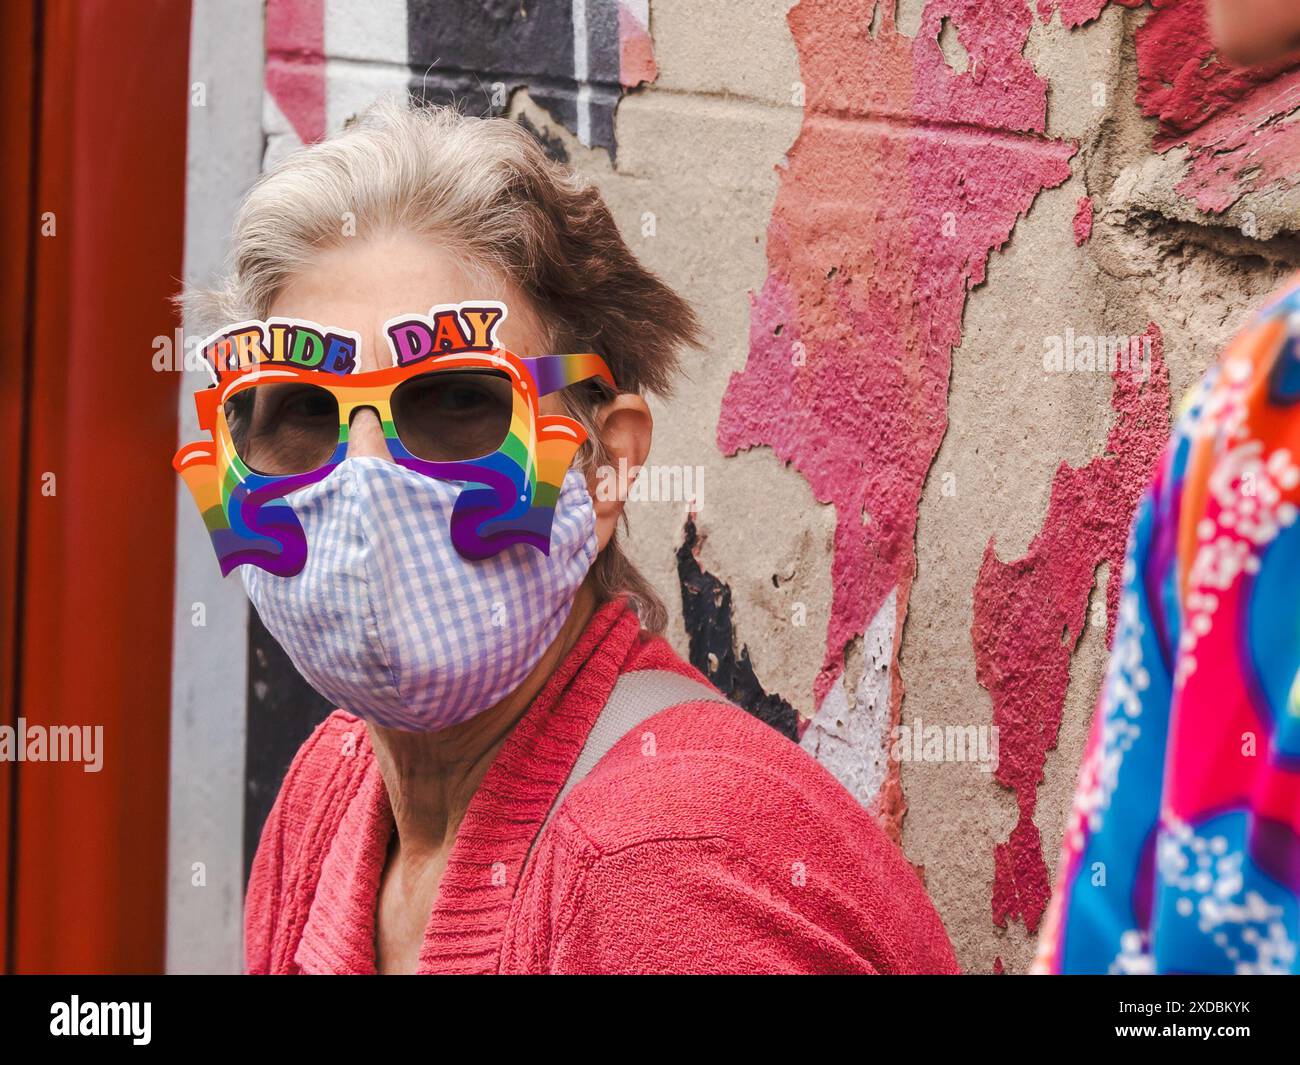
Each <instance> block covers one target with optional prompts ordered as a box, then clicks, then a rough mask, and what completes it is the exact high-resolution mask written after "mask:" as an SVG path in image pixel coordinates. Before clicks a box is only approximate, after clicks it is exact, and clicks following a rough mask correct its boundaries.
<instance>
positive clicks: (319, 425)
mask: <svg viewBox="0 0 1300 1065" xmlns="http://www.w3.org/2000/svg"><path fill="white" fill-rule="evenodd" d="M225 412H226V424H227V425H228V426H229V427H230V437H231V439H232V440H233V441H234V444H235V453H236V454H237V455H238V456H239V457H240V459H241V460H242V461H243V463H244V465H245V466H247V467H248V468H249V469H250V470H252V471H253V472H254V473H260V474H264V475H266V476H269V477H283V476H287V475H291V474H297V473H311V471H312V470H317V469H320V467H322V466H324V465H325V463H326V462H328V461H329V458H330V456H331V455H333V454H334V450H335V448H337V447H338V443H339V407H338V402H337V401H336V400H335V399H334V396H333V395H332V394H331V393H329V392H327V391H326V390H325V389H323V388H318V387H317V386H316V385H307V384H295V383H292V382H281V383H279V384H265V385H254V386H253V387H252V388H246V389H243V390H242V391H240V392H237V393H236V394H235V395H233V396H231V397H230V399H228V400H227V401H226V404H225Z"/></svg>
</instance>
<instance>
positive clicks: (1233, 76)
mask: <svg viewBox="0 0 1300 1065" xmlns="http://www.w3.org/2000/svg"><path fill="white" fill-rule="evenodd" d="M1154 6H1155V8H1156V10H1155V11H1154V12H1152V14H1151V15H1150V16H1149V17H1148V18H1147V20H1146V22H1145V23H1144V24H1143V25H1142V27H1141V28H1140V29H1139V30H1138V32H1137V54H1138V96H1137V98H1138V104H1139V105H1140V106H1141V108H1142V113H1143V114H1145V115H1148V116H1151V117H1154V118H1156V119H1158V121H1159V127H1158V130H1157V133H1156V137H1155V149H1156V151H1158V152H1165V151H1168V150H1169V149H1171V148H1174V147H1177V146H1179V145H1185V146H1186V147H1187V149H1188V151H1189V152H1190V154H1191V158H1192V164H1191V170H1190V172H1189V173H1188V175H1187V177H1186V178H1185V179H1184V180H1183V181H1182V183H1181V184H1179V185H1178V191H1179V192H1180V193H1181V194H1182V195H1184V196H1186V197H1187V198H1188V199H1191V200H1193V201H1194V202H1195V203H1196V205H1197V206H1198V207H1199V208H1200V209H1201V210H1203V211H1209V212H1222V211H1226V210H1227V209H1228V208H1229V207H1231V206H1232V205H1233V204H1234V203H1236V202H1237V200H1239V199H1240V198H1241V197H1242V195H1244V194H1245V193H1246V192H1250V191H1252V190H1255V189H1260V188H1265V187H1268V186H1273V185H1281V186H1284V187H1287V188H1291V187H1294V186H1295V185H1296V184H1297V183H1300V175H1297V173H1296V172H1295V167H1294V165H1293V161H1294V159H1295V157H1296V155H1297V154H1300V123H1296V122H1295V121H1291V120H1287V116H1294V113H1295V112H1296V110H1297V108H1300V69H1290V70H1288V69H1286V64H1281V65H1274V66H1272V67H1261V68H1253V69H1249V70H1245V69H1240V68H1235V67H1231V66H1228V65H1227V64H1225V63H1223V62H1221V61H1220V60H1219V59H1218V57H1217V56H1216V55H1215V53H1214V45H1213V44H1212V43H1211V41H1210V37H1209V29H1208V26H1207V24H1206V14H1205V7H1204V0H1156V2H1155V5H1154Z"/></svg>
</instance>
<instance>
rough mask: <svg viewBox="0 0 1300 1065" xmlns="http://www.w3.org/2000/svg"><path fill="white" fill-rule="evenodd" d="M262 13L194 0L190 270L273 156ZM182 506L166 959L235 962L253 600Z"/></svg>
mask: <svg viewBox="0 0 1300 1065" xmlns="http://www.w3.org/2000/svg"><path fill="white" fill-rule="evenodd" d="M262 18H263V3H262V0H194V6H193V15H192V22H191V31H190V81H191V83H193V82H202V83H203V85H204V87H205V93H206V106H204V107H194V106H191V107H190V112H189V133H188V148H187V153H188V154H187V162H188V167H187V169H188V174H187V179H186V189H185V277H186V279H187V280H198V281H210V280H212V279H213V278H214V277H215V275H216V274H217V272H218V271H219V269H220V268H221V264H222V261H223V260H224V258H225V254H226V247H227V245H226V241H227V237H228V234H229V230H230V220H231V218H232V217H233V215H234V211H235V205H236V204H237V203H238V201H239V198H240V196H242V195H243V193H244V191H245V190H246V189H247V188H248V186H249V184H250V183H251V182H252V181H253V179H254V178H255V177H256V176H257V173H258V170H259V169H260V166H261V162H262V123H261V114H262V80H263V71H262V67H263V44H262ZM186 325H187V329H188V327H189V326H190V323H186ZM207 384H208V378H207V375H206V374H205V373H204V372H202V371H192V372H187V373H186V374H185V375H184V376H183V378H182V380H181V395H180V440H179V441H178V442H188V441H190V440H196V439H198V429H197V426H196V423H195V412H194V392H195V391H196V390H198V389H202V388H204V387H206V386H207ZM176 508H177V512H176V585H175V599H174V603H175V622H174V625H173V630H172V707H171V796H170V802H169V809H168V828H167V839H168V845H167V957H166V967H167V971H168V972H170V973H233V972H238V971H239V970H240V968H241V967H242V962H243V951H242V932H243V901H244V746H245V733H246V720H247V706H246V685H245V680H244V678H245V677H246V676H247V673H248V670H247V655H248V600H247V599H246V597H245V596H244V591H243V589H242V588H241V587H240V584H239V581H238V580H229V581H223V580H222V578H221V571H220V570H219V569H218V568H217V559H216V556H215V555H214V554H213V552H212V544H211V541H210V540H209V539H208V534H207V532H206V530H205V529H204V527H203V521H202V519H201V518H200V516H199V513H198V510H197V509H196V508H195V506H194V501H193V500H192V499H191V498H190V494H189V492H188V491H186V489H185V487H184V485H183V484H181V483H180V481H179V479H178V481H177V488H176ZM196 603H202V604H203V607H204V611H205V613H206V617H205V618H204V621H205V623H206V624H205V625H204V626H203V627H201V628H199V627H196V626H195V625H193V624H192V619H193V617H194V604H196ZM196 881H199V883H196Z"/></svg>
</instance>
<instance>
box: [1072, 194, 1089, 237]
mask: <svg viewBox="0 0 1300 1065" xmlns="http://www.w3.org/2000/svg"><path fill="white" fill-rule="evenodd" d="M1091 236H1092V197H1091V196H1081V197H1080V198H1079V206H1078V207H1077V208H1075V211H1074V244H1075V247H1082V246H1083V245H1084V244H1087V243H1088V238H1089V237H1091Z"/></svg>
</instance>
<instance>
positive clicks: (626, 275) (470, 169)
mask: <svg viewBox="0 0 1300 1065" xmlns="http://www.w3.org/2000/svg"><path fill="white" fill-rule="evenodd" d="M344 217H351V218H353V219H355V229H356V232H357V233H358V234H380V233H384V232H391V231H399V232H413V233H421V234H427V235H429V236H431V237H433V238H435V239H437V240H438V242H439V243H440V244H441V245H442V246H443V247H447V248H450V249H452V250H454V251H455V252H456V253H457V254H458V255H459V257H460V258H461V260H462V262H464V263H465V264H467V266H468V267H469V268H470V269H476V270H481V271H483V276H485V277H497V278H500V279H503V280H507V281H509V282H510V283H511V284H513V285H514V286H516V287H517V288H518V289H519V291H520V292H521V293H522V294H523V295H524V296H525V297H526V299H527V300H528V302H529V303H530V305H531V308H532V310H533V311H535V312H536V313H535V315H534V316H535V317H536V318H537V319H538V323H539V325H540V326H541V328H542V332H543V336H544V338H545V340H546V342H547V343H548V345H549V346H550V350H552V351H557V352H571V351H594V352H596V353H598V354H600V355H601V356H603V357H604V359H605V361H606V362H607V363H608V364H609V367H610V370H611V371H612V372H613V375H614V379H615V381H617V382H618V386H619V389H620V390H622V391H624V392H637V393H642V392H653V393H655V394H657V395H660V396H666V395H668V394H669V393H670V392H671V387H672V382H673V379H674V377H675V376H676V374H677V373H678V372H679V369H680V367H679V359H678V352H679V350H680V349H681V348H682V347H683V346H685V345H693V346H698V345H699V344H700V342H701V329H700V323H699V321H698V319H697V318H696V316H695V313H694V312H693V311H692V309H691V307H690V305H689V304H688V303H687V302H686V301H685V300H683V299H682V298H681V297H680V296H678V295H677V294H676V293H675V292H674V291H673V290H672V289H671V288H669V287H668V285H666V284H665V283H664V282H663V281H662V280H661V279H660V278H658V277H657V276H655V274H653V273H651V272H650V271H649V270H647V269H645V267H643V266H642V265H641V264H640V263H639V262H638V261H637V259H636V256H635V255H633V253H632V251H631V250H630V249H629V248H628V246H627V244H626V242H624V240H623V238H622V236H621V235H620V234H619V232H618V228H617V226H616V225H615V224H614V219H613V216H612V215H611V214H610V212H609V208H608V207H607V206H606V205H605V201H604V199H603V198H602V197H601V195H600V191H599V190H598V189H597V188H596V186H595V185H594V184H592V183H590V182H588V181H586V180H584V179H583V178H582V177H580V176H579V175H578V174H576V173H575V172H574V171H572V170H571V169H569V168H568V167H566V166H563V165H562V164H560V163H557V162H555V161H553V160H552V159H550V158H548V157H547V155H546V153H545V152H544V151H543V149H542V147H541V145H540V144H539V143H538V141H537V139H536V138H535V137H534V136H533V135H532V134H530V133H529V132H528V131H527V130H525V129H524V128H523V127H522V126H521V125H519V124H518V123H516V122H514V121H511V120H510V119H507V118H472V117H469V116H466V115H464V114H461V113H459V112H458V111H456V110H454V109H451V108H446V107H419V108H411V107H408V106H406V104H405V103H404V102H403V101H402V100H401V99H400V98H387V99H384V100H381V101H380V102H379V103H377V104H376V105H375V106H374V107H372V108H371V109H370V110H369V111H367V112H366V113H365V114H364V115H362V116H361V117H360V118H359V119H357V120H356V121H355V122H353V123H352V124H351V125H350V126H349V127H348V128H346V129H344V130H343V131H342V132H340V133H338V134H336V135H334V136H332V137H330V138H328V139H327V140H324V141H322V142H320V143H318V144H313V145H309V146H307V147H304V148H301V149H299V150H298V151H295V152H293V153H292V154H291V155H289V156H288V157H286V158H285V159H284V160H283V161H282V162H280V163H279V164H278V165H277V166H275V167H274V168H273V169H271V170H269V171H268V172H267V173H265V174H263V175H262V176H261V177H260V178H259V179H258V180H257V182H256V183H255V184H254V185H253V187H252V188H251V189H250V190H249V193H248V195H247V196H246V197H245V199H244V201H243V203H242V204H241V206H240V209H239V211H238V214H237V215H236V218H235V225H234V234H233V239H232V248H231V262H230V269H229V271H228V272H227V274H226V276H225V277H224V278H223V279H222V280H221V281H220V282H219V283H218V284H217V285H216V286H214V287H212V288H195V289H189V290H187V291H186V292H185V293H184V294H183V295H182V296H181V297H180V303H181V304H182V306H183V308H184V310H185V312H186V315H187V318H188V319H189V320H190V321H191V323H192V325H195V324H196V325H199V326H201V327H202V328H204V329H205V330H208V329H214V328H216V327H218V326H220V325H222V324H224V323H228V322H234V321H240V320H244V319H250V318H265V317H266V316H267V313H268V311H269V308H270V307H271V305H272V304H273V302H274V300H275V298H276V296H277V294H278V293H279V292H280V290H281V289H282V288H283V287H284V285H285V284H286V283H287V282H288V281H289V280H290V279H291V278H293V277H294V276H295V275H296V274H298V273H299V272H300V271H302V270H303V269H304V268H305V267H306V266H307V264H308V263H310V262H311V261H312V259H313V257H314V256H315V255H316V254H317V253H318V252H319V251H321V250H323V249H326V248H329V247H332V246H337V245H339V244H342V243H344V241H346V240H348V239H349V238H348V237H345V236H344V235H343V233H342V230H341V226H340V219H341V218H344ZM351 239H355V238H351ZM563 400H564V402H565V406H566V409H568V410H569V412H570V413H571V414H572V415H573V416H574V417H576V418H578V419H579V420H580V421H582V422H583V423H584V424H585V425H586V426H587V427H588V429H589V430H591V434H590V437H589V440H588V443H587V444H586V445H584V447H583V449H582V451H581V452H580V453H579V456H578V462H579V463H580V466H581V468H582V469H584V470H590V469H591V468H593V467H596V466H599V465H602V464H604V463H605V462H606V461H607V460H606V456H605V453H604V449H603V447H602V446H601V444H600V441H599V439H598V434H597V433H596V432H595V431H594V414H595V410H596V408H597V406H598V404H599V402H600V396H599V394H598V393H596V392H593V391H591V390H580V389H578V388H576V387H575V388H571V389H569V390H567V391H566V393H565V394H564V396H563ZM623 521H624V525H625V526H626V522H627V513H626V511H624V514H623ZM592 580H593V584H594V588H595V590H596V593H597V597H598V598H599V599H600V600H601V601H605V600H608V599H611V598H613V597H614V596H616V595H619V594H626V595H627V596H628V599H629V601H630V602H631V604H632V605H633V607H634V608H635V609H636V610H637V613H638V615H639V616H640V618H641V623H642V626H643V627H644V628H646V629H647V630H649V631H651V632H661V631H662V630H663V628H664V626H665V624H666V622H667V611H666V610H665V608H664V605H663V602H662V601H661V600H660V598H659V597H658V595H656V594H655V592H654V590H653V589H652V588H651V587H650V585H649V584H648V583H647V581H646V580H645V578H644V577H643V576H642V575H641V574H640V573H639V572H638V571H637V569H636V567H635V566H633V565H632V563H631V561H630V560H629V559H628V558H627V556H626V554H624V552H623V550H622V547H621V545H620V543H619V535H618V533H617V532H616V533H615V536H614V537H613V538H612V539H611V540H610V542H609V543H608V544H607V545H606V547H605V549H604V550H603V551H602V552H601V553H600V555H599V556H598V558H597V560H596V563H595V565H594V566H593V567H592Z"/></svg>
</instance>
